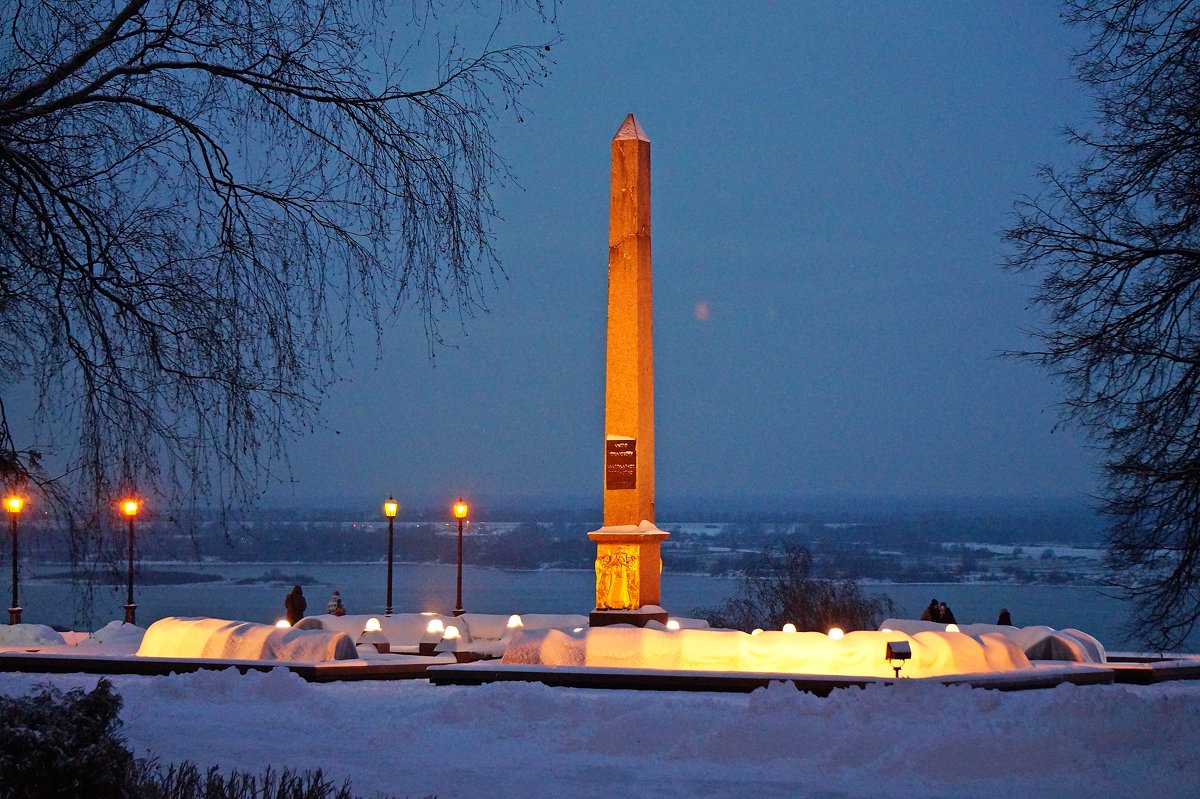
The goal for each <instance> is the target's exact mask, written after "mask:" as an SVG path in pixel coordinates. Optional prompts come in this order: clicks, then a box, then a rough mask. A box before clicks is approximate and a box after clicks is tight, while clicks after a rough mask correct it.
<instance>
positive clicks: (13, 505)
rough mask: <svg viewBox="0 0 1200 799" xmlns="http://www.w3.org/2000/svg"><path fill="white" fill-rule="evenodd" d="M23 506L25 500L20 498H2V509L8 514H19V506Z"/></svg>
mask: <svg viewBox="0 0 1200 799" xmlns="http://www.w3.org/2000/svg"><path fill="white" fill-rule="evenodd" d="M24 504H25V500H23V499H21V498H20V497H16V496H13V497H5V498H4V509H5V510H6V511H8V512H9V513H20V512H21V506H22V505H24Z"/></svg>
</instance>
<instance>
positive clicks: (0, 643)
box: [0, 624, 66, 647]
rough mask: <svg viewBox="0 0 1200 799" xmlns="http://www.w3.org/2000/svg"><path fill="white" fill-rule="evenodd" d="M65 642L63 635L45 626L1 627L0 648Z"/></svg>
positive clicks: (13, 625) (10, 625) (17, 625)
mask: <svg viewBox="0 0 1200 799" xmlns="http://www.w3.org/2000/svg"><path fill="white" fill-rule="evenodd" d="M65 642H66V639H65V638H63V636H62V633H60V632H58V631H56V630H55V629H54V628H53V627H47V626H46V625H44V624H9V625H0V647H4V646H12V647H20V646H44V645H47V644H50V645H55V644H62V643H65Z"/></svg>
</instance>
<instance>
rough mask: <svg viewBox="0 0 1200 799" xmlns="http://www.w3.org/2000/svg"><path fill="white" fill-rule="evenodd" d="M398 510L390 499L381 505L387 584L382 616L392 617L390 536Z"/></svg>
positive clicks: (394, 502) (397, 503)
mask: <svg viewBox="0 0 1200 799" xmlns="http://www.w3.org/2000/svg"><path fill="white" fill-rule="evenodd" d="M398 510H400V503H399V502H397V501H396V500H394V499H392V498H391V497H388V498H387V502H385V503H383V515H384V516H386V517H387V520H388V583H387V607H385V608H384V610H383V615H384V616H391V615H392V534H393V528H394V527H395V525H396V511H398Z"/></svg>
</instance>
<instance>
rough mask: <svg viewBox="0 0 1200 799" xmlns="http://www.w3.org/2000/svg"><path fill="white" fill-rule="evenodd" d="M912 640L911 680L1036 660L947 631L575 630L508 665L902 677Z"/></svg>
mask: <svg viewBox="0 0 1200 799" xmlns="http://www.w3.org/2000/svg"><path fill="white" fill-rule="evenodd" d="M897 642H905V643H907V644H908V645H909V648H910V650H911V652H912V657H911V659H909V660H906V661H897V662H896V664H897V665H900V666H901V667H902V672H901V673H902V674H903V675H904V676H905V677H941V676H946V675H953V674H975V673H981V672H996V671H1014V670H1017V669H1028V668H1031V666H1030V664H1029V659H1028V658H1027V657H1026V656H1025V654H1024V653H1023V652H1022V651H1021V649H1020V648H1019V647H1017V646H1016V645H1015V644H1014V643H1013V642H1012V641H1010V640H1008V639H1007V638H1005V637H1004V636H1002V635H996V634H992V633H985V634H983V635H980V636H970V635H960V634H958V633H946V632H935V631H927V632H919V633H917V634H915V635H911V636H910V635H907V634H905V633H903V632H887V633H885V632H877V631H873V630H869V631H861V632H852V633H848V634H846V635H845V636H844V637H842V638H840V639H834V638H830V637H829V636H827V635H825V634H824V633H784V632H764V633H761V634H759V635H749V634H747V633H743V632H739V631H736V630H705V629H681V630H676V631H662V630H655V629H650V628H638V627H632V626H626V625H619V624H617V625H611V626H607V627H592V628H585V629H583V630H580V631H579V632H571V631H567V630H557V629H556V630H523V631H521V632H519V633H517V634H516V635H514V636H513V638H512V640H511V641H510V642H509V645H508V648H507V650H506V651H505V653H504V658H503V662H504V663H511V664H520V665H539V666H594V667H608V668H630V669H656V670H672V671H737V672H755V673H775V674H833V675H840V676H853V677H880V678H888V677H894V676H895V672H894V671H893V669H892V663H891V662H889V661H888V660H887V659H886V658H885V653H886V650H887V645H888V644H889V643H897Z"/></svg>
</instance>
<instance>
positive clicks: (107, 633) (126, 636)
mask: <svg viewBox="0 0 1200 799" xmlns="http://www.w3.org/2000/svg"><path fill="white" fill-rule="evenodd" d="M145 635H146V628H145V627H138V626H137V625H136V624H126V623H125V622H122V621H110V622H109V623H108V624H106V625H104V626H103V627H101V628H100V629H99V630H96V632H94V633H92V634H91V635H89V636H88V640H90V641H95V642H96V643H98V644H110V643H114V642H117V641H132V640H137V641H139V642H140V641H141V640H142V638H143V636H145Z"/></svg>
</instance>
